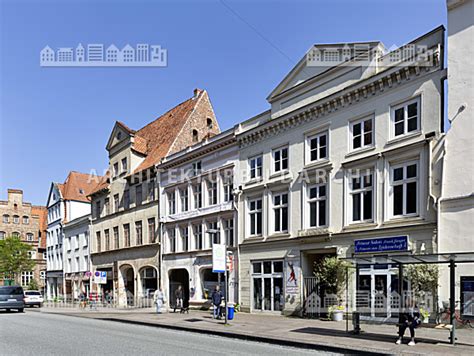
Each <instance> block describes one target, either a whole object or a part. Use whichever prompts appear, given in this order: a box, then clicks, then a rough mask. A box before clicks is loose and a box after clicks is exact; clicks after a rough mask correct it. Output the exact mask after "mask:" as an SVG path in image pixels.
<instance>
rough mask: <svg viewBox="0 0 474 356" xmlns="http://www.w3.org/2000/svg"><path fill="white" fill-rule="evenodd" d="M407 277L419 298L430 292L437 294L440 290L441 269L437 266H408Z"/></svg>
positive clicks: (406, 268)
mask: <svg viewBox="0 0 474 356" xmlns="http://www.w3.org/2000/svg"><path fill="white" fill-rule="evenodd" d="M404 270H405V271H404V274H405V277H406V278H407V279H408V280H409V281H410V283H411V289H412V290H413V292H414V293H415V295H416V296H417V297H422V296H423V295H424V294H425V293H427V292H429V293H432V295H435V294H436V290H437V288H438V279H439V268H438V266H437V265H435V264H419V265H406V266H405V267H404Z"/></svg>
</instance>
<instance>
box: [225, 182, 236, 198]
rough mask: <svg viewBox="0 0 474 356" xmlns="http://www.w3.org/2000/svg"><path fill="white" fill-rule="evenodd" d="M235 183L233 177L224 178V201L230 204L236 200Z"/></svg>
mask: <svg viewBox="0 0 474 356" xmlns="http://www.w3.org/2000/svg"><path fill="white" fill-rule="evenodd" d="M233 190H234V182H233V179H232V177H225V178H224V201H225V202H229V201H233V200H234V193H233Z"/></svg>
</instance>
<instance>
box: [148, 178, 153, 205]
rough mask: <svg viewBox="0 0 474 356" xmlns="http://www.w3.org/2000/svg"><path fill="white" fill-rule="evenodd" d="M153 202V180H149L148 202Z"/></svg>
mask: <svg viewBox="0 0 474 356" xmlns="http://www.w3.org/2000/svg"><path fill="white" fill-rule="evenodd" d="M153 200H155V180H154V179H151V180H150V181H149V182H148V201H153Z"/></svg>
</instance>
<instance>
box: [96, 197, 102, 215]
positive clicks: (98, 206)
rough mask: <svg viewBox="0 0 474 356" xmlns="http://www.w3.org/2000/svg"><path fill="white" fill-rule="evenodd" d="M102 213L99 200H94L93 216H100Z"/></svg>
mask: <svg viewBox="0 0 474 356" xmlns="http://www.w3.org/2000/svg"><path fill="white" fill-rule="evenodd" d="M100 214H102V207H101V206H100V200H99V201H96V202H95V217H96V218H100Z"/></svg>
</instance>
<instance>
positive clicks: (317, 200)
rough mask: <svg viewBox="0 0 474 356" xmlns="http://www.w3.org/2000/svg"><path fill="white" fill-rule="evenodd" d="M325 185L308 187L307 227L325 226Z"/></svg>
mask: <svg viewBox="0 0 474 356" xmlns="http://www.w3.org/2000/svg"><path fill="white" fill-rule="evenodd" d="M326 201H327V192H326V184H316V185H313V186H309V187H308V205H309V227H310V228H314V227H321V226H326V224H327V223H326V220H327V219H326V214H327V211H326V210H327V204H326Z"/></svg>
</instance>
